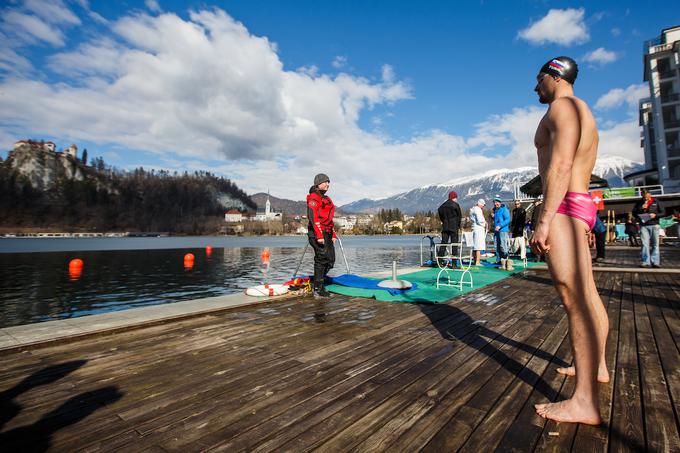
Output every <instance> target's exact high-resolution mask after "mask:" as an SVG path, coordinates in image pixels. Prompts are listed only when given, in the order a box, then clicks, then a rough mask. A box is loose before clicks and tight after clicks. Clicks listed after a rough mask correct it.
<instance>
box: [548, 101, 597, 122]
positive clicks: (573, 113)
mask: <svg viewBox="0 0 680 453" xmlns="http://www.w3.org/2000/svg"><path fill="white" fill-rule="evenodd" d="M580 104H582V105H584V106H585V102H583V101H582V100H580V99H578V98H576V97H573V96H564V97H561V98H559V99H555V100H554V101H553V102H552V103H551V104H550V108H549V109H548V113H547V115H546V117H547V118H548V119H549V120H550V121H551V122H553V123H554V122H555V121H560V120H568V119H578V111H579V107H580ZM586 108H587V106H586Z"/></svg>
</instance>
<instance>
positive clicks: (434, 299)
mask: <svg viewBox="0 0 680 453" xmlns="http://www.w3.org/2000/svg"><path fill="white" fill-rule="evenodd" d="M513 263H514V266H515V270H514V271H504V270H501V269H499V268H496V267H490V266H479V267H476V266H472V267H471V268H470V272H471V273H472V282H473V286H472V287H470V285H463V289H462V290H460V289H458V288H454V287H450V286H440V287H439V289H437V274H438V273H439V271H440V269H439V268H436V267H435V268H428V269H423V270H422V271H418V272H412V273H410V274H403V275H399V279H400V280H407V281H409V282H411V283H416V284H417V286H418V288H417V289H415V290H413V291H407V292H404V293H402V294H398V295H395V296H393V295H391V294H390V293H389V292H387V291H384V290H375V289H363V288H351V287H348V286H342V285H329V286H328V287H327V289H328V290H329V291H331V292H333V293H336V294H344V295H346V296H353V297H365V298H373V299H377V300H381V301H387V302H426V303H438V302H444V301H447V300H449V299H453V298H454V297H457V296H460V295H461V294H465V293H468V292H470V291H474V290H476V289H479V288H482V287H484V286H486V285H489V284H491V283H494V282H497V281H499V280H502V279H504V278H507V277H509V276H510V275H513V274H517V273H520V272H522V271H523V270H524V267H523V265H522V262H521V261H519V260H516V261H513ZM538 264H539V263H533V262H529V263H527V268H530V267H532V266H535V265H538ZM454 275H455V277H454ZM460 275H461V273H460V272H455V273H452V274H451V276H452V279H453V278H459V277H460ZM375 280H376V281H380V280H384V279H375ZM444 281H445V277H444V275H442V278H441V279H440V282H444Z"/></svg>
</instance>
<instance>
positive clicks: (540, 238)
mask: <svg viewBox="0 0 680 453" xmlns="http://www.w3.org/2000/svg"><path fill="white" fill-rule="evenodd" d="M549 232H550V227H549V226H548V225H546V224H543V223H540V222H539V224H538V227H536V230H534V234H533V236H531V239H530V240H529V245H531V250H533V251H534V253H536V254H537V255H544V254H546V253H548V251H549V250H550V245H548V233H549Z"/></svg>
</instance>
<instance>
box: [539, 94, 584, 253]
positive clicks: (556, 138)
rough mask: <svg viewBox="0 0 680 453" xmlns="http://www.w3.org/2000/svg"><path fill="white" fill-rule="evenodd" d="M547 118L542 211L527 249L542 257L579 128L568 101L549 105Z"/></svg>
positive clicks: (566, 183)
mask: <svg viewBox="0 0 680 453" xmlns="http://www.w3.org/2000/svg"><path fill="white" fill-rule="evenodd" d="M547 116H548V121H547V127H548V130H549V131H550V139H551V151H550V161H549V162H548V164H547V169H546V171H545V174H544V175H543V176H544V177H543V203H542V207H543V209H542V210H541V213H540V216H539V218H538V223H537V224H536V225H535V226H534V227H533V228H534V234H533V236H532V238H531V246H532V248H533V249H534V251H535V252H538V253H546V252H547V251H548V250H549V249H550V246H549V245H548V236H549V234H550V223H551V222H552V220H553V219H554V218H555V214H557V208H558V207H559V206H560V203H561V202H562V200H563V199H564V195H565V194H566V193H567V190H568V189H569V183H570V181H571V170H572V166H573V164H574V157H575V156H576V150H577V148H578V144H579V140H580V139H581V124H580V122H579V118H578V111H577V109H576V106H575V105H574V101H573V100H572V99H569V98H561V99H558V100H556V101H555V102H553V103H552V105H551V106H550V111H549V112H548V115H547Z"/></svg>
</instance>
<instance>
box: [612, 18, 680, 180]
mask: <svg viewBox="0 0 680 453" xmlns="http://www.w3.org/2000/svg"><path fill="white" fill-rule="evenodd" d="M644 80H645V82H647V83H649V92H650V94H651V96H650V97H648V98H645V99H641V100H640V126H642V132H641V146H642V147H643V148H644V151H645V170H643V171H639V172H636V173H633V174H630V175H628V176H626V178H625V179H626V180H627V181H628V183H629V184H631V185H635V186H640V185H651V184H662V185H663V186H664V189H665V191H666V192H680V26H675V27H671V28H667V29H665V30H662V31H661V36H659V37H658V38H656V39H653V40H650V41H647V42H645V44H644Z"/></svg>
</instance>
